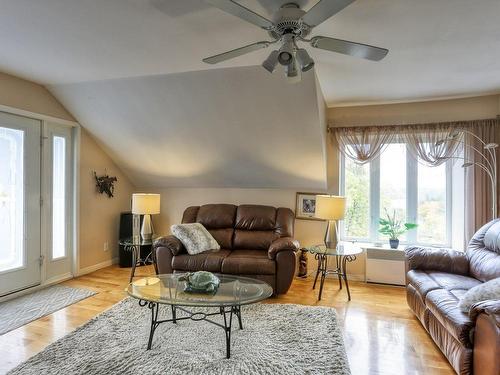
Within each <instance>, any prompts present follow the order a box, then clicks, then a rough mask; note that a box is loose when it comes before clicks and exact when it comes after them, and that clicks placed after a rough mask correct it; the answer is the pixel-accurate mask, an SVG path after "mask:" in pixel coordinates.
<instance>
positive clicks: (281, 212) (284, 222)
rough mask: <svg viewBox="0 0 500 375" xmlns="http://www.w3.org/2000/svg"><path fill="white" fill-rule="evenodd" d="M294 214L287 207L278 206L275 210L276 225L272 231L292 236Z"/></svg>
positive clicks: (283, 235)
mask: <svg viewBox="0 0 500 375" xmlns="http://www.w3.org/2000/svg"><path fill="white" fill-rule="evenodd" d="M294 220H295V215H294V214H293V211H292V210H291V209H289V208H284V207H280V208H278V209H277V210H276V227H275V228H274V231H275V232H276V233H277V234H278V235H279V236H280V237H293V223H294Z"/></svg>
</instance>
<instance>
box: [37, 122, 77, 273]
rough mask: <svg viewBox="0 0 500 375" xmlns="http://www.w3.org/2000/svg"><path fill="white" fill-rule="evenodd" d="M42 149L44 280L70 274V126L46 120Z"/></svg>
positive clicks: (71, 195) (71, 187) (71, 189)
mask: <svg viewBox="0 0 500 375" xmlns="http://www.w3.org/2000/svg"><path fill="white" fill-rule="evenodd" d="M43 138H44V144H43V148H42V155H43V157H42V159H43V161H44V162H43V165H44V167H43V168H42V170H43V173H42V174H43V178H42V181H43V182H42V196H43V200H44V204H43V207H42V248H44V249H45V251H44V253H45V255H46V256H45V260H46V262H45V272H46V273H45V281H53V280H55V279H58V278H61V277H63V278H64V277H68V276H71V267H72V259H73V258H72V247H73V241H72V235H71V229H72V223H73V221H72V217H73V215H72V212H73V204H72V203H73V202H72V198H73V194H72V191H73V184H72V176H73V174H72V170H73V168H72V162H73V158H72V147H71V145H72V141H73V138H72V129H71V128H69V127H68V126H64V125H58V124H53V123H50V122H45V123H44V126H43Z"/></svg>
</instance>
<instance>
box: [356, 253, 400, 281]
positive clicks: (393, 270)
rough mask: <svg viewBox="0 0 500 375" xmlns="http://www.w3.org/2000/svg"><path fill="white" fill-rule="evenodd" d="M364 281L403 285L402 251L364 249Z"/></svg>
mask: <svg viewBox="0 0 500 375" xmlns="http://www.w3.org/2000/svg"><path fill="white" fill-rule="evenodd" d="M366 281H367V282H369V283H379V284H391V285H405V253H404V251H403V250H392V249H381V248H366Z"/></svg>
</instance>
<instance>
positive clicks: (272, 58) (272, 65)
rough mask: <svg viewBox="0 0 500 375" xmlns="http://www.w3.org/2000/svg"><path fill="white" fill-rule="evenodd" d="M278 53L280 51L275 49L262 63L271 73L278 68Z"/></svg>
mask: <svg viewBox="0 0 500 375" xmlns="http://www.w3.org/2000/svg"><path fill="white" fill-rule="evenodd" d="M278 55H279V51H278V50H274V51H272V52H271V53H270V54H269V56H268V57H267V59H265V60H264V62H263V63H262V67H263V68H264V69H266V70H267V71H268V72H269V73H273V72H274V70H275V69H276V65H278Z"/></svg>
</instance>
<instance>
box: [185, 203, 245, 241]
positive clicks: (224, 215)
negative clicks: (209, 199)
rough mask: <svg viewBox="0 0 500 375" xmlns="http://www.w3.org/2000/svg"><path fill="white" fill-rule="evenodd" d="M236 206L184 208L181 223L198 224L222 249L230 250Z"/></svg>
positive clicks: (210, 205)
mask: <svg viewBox="0 0 500 375" xmlns="http://www.w3.org/2000/svg"><path fill="white" fill-rule="evenodd" d="M235 217H236V206H235V205H233V204H206V205H203V206H192V207H188V208H186V210H185V211H184V215H183V216H182V222H183V223H200V224H202V225H203V226H204V227H205V228H207V230H208V231H209V232H210V234H211V235H212V236H213V237H214V238H215V240H216V241H217V242H218V243H219V245H220V246H221V248H223V249H231V248H232V240H233V233H234V219H235Z"/></svg>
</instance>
